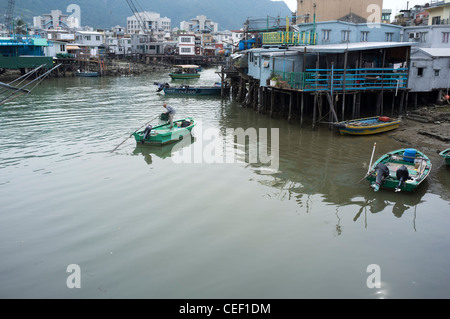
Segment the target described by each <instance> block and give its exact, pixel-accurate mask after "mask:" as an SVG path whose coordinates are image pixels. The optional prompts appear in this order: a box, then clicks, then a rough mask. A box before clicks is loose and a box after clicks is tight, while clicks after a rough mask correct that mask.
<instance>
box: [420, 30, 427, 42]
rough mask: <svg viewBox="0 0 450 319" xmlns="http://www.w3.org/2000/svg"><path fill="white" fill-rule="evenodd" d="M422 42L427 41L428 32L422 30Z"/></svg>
mask: <svg viewBox="0 0 450 319" xmlns="http://www.w3.org/2000/svg"><path fill="white" fill-rule="evenodd" d="M420 42H422V43H425V42H427V32H420Z"/></svg>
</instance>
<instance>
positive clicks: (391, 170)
mask: <svg viewBox="0 0 450 319" xmlns="http://www.w3.org/2000/svg"><path fill="white" fill-rule="evenodd" d="M431 166H432V165H431V161H430V159H429V158H428V157H427V156H426V155H425V154H424V153H422V152H420V151H418V150H416V149H413V148H408V149H400V150H396V151H392V152H389V153H387V154H385V155H383V156H381V157H380V158H379V159H378V160H377V161H376V162H375V163H374V164H373V166H372V167H371V169H370V171H369V172H368V174H367V177H366V179H367V180H368V181H369V182H370V186H371V187H372V188H373V189H374V190H375V191H376V192H377V191H378V190H379V189H380V188H387V189H392V190H395V192H400V191H407V192H411V191H413V190H415V189H416V188H417V187H418V186H419V185H420V184H421V183H422V182H423V181H424V180H425V179H426V178H427V177H428V175H429V174H430V171H431Z"/></svg>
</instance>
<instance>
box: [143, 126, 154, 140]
mask: <svg viewBox="0 0 450 319" xmlns="http://www.w3.org/2000/svg"><path fill="white" fill-rule="evenodd" d="M152 128H153V127H152V126H151V125H149V126H147V127H146V128H145V130H144V137H143V138H142V141H141V144H144V143H145V140H146V139H147V137H148V136H149V135H150V132H151V131H152Z"/></svg>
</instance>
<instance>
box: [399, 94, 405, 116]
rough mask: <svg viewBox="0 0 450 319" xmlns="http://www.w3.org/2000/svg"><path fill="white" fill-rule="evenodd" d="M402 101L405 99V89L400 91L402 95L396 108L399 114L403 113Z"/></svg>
mask: <svg viewBox="0 0 450 319" xmlns="http://www.w3.org/2000/svg"><path fill="white" fill-rule="evenodd" d="M404 101H405V91H402V95H401V97H400V105H399V110H398V113H399V114H400V116H402V115H403V102H404Z"/></svg>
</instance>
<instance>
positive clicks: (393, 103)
mask: <svg viewBox="0 0 450 319" xmlns="http://www.w3.org/2000/svg"><path fill="white" fill-rule="evenodd" d="M394 108H395V93H393V94H392V106H391V116H394Z"/></svg>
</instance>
